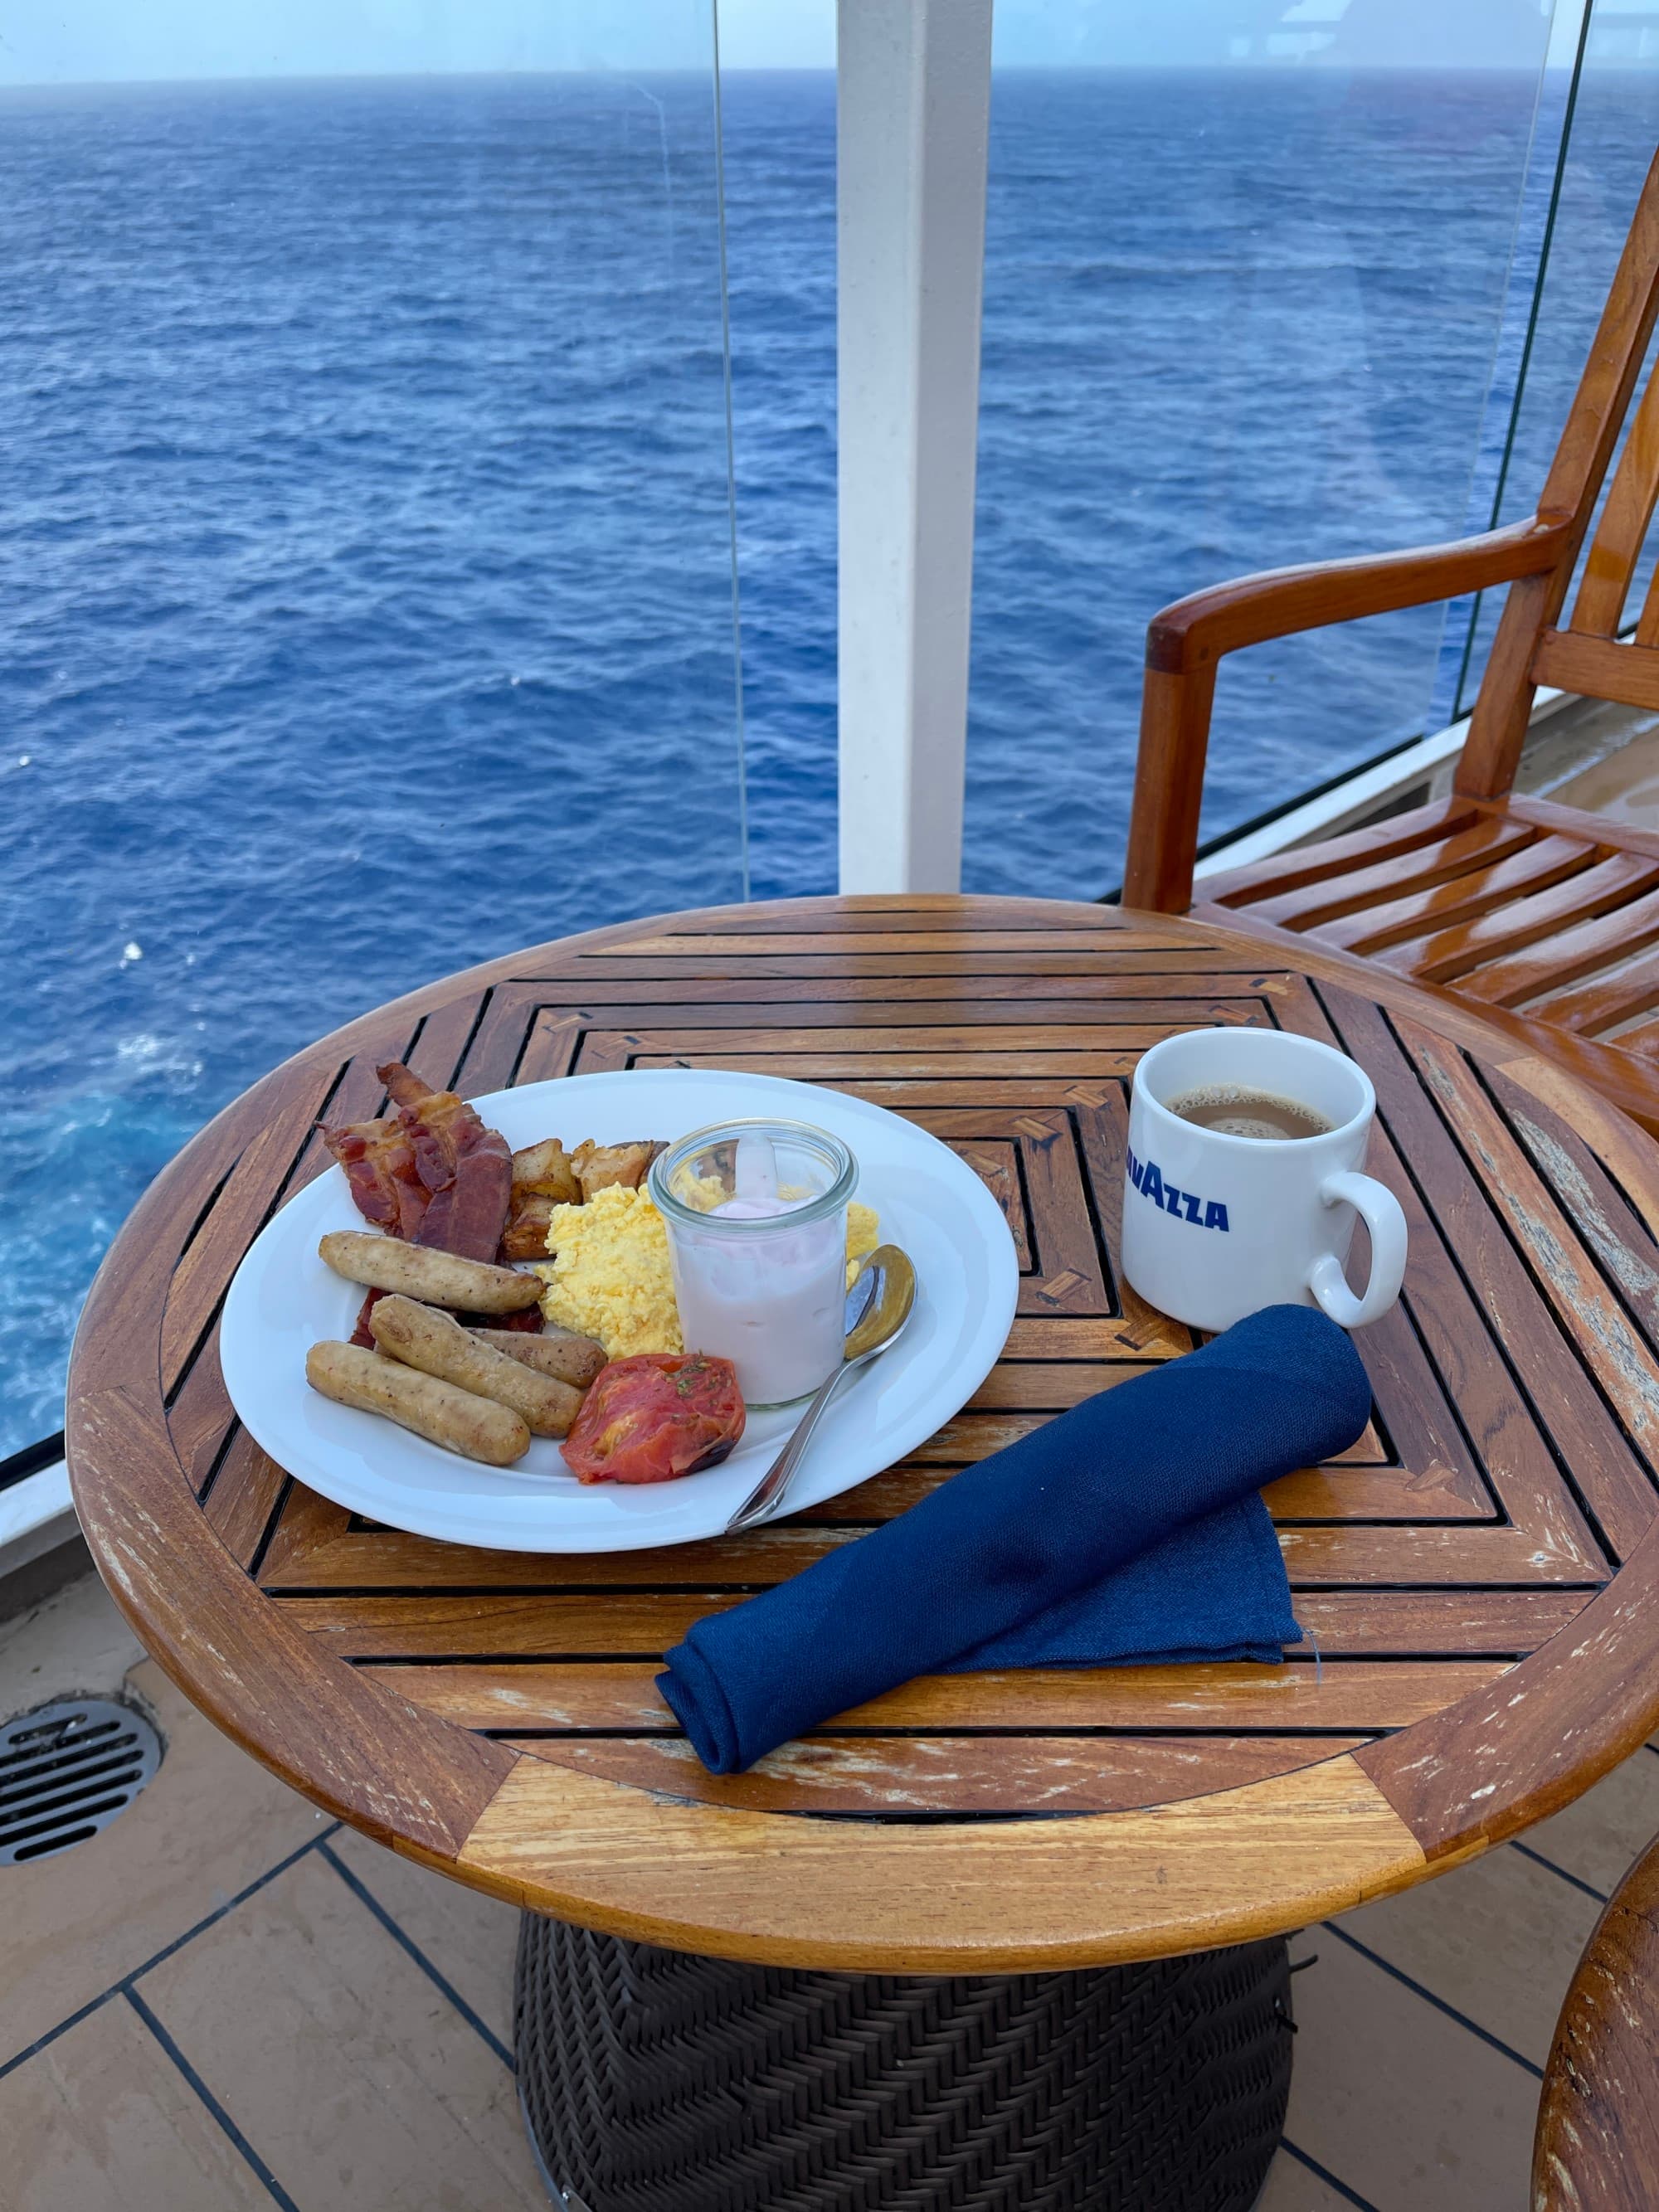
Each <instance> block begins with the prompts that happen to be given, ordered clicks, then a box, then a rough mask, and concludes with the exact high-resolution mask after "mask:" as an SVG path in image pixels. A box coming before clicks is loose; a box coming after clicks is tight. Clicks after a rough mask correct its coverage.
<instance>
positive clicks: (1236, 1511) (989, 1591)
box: [657, 1305, 1371, 1774]
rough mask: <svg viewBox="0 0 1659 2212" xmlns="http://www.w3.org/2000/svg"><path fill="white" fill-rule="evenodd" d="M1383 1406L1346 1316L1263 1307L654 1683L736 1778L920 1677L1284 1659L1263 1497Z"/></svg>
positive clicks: (1122, 1386) (929, 1501) (1003, 1455)
mask: <svg viewBox="0 0 1659 2212" xmlns="http://www.w3.org/2000/svg"><path fill="white" fill-rule="evenodd" d="M1370 1403H1371V1393H1370V1383H1369V1382H1368V1381H1367V1379H1366V1376H1365V1370H1364V1365H1363V1364H1362V1363H1361V1361H1360V1358H1359V1355H1358V1352H1356V1351H1355V1350H1354V1348H1353V1346H1352V1344H1351V1343H1350V1341H1349V1340H1348V1338H1347V1337H1346V1334H1344V1333H1343V1331H1342V1330H1341V1329H1340V1328H1337V1326H1336V1324H1335V1323H1334V1322H1331V1321H1328V1320H1327V1319H1326V1317H1325V1316H1324V1315H1323V1314H1322V1313H1320V1312H1318V1311H1316V1310H1315V1309H1314V1308H1312V1307H1310V1306H1288V1305H1287V1306H1268V1307H1267V1308H1265V1309H1264V1310H1262V1311H1261V1313H1256V1314H1252V1315H1250V1316H1249V1318H1248V1319H1247V1320H1244V1321H1242V1322H1238V1323H1237V1326H1236V1327H1234V1328H1230V1329H1228V1330H1227V1331H1226V1333H1225V1335H1222V1336H1218V1337H1216V1338H1214V1339H1212V1341H1211V1342H1210V1343H1208V1344H1206V1345H1204V1346H1202V1347H1201V1348H1200V1350H1199V1351H1197V1352H1188V1354H1187V1356H1186V1357H1185V1358H1182V1359H1173V1360H1170V1361H1169V1362H1167V1363H1166V1364H1164V1365H1163V1366H1161V1367H1155V1368H1152V1369H1150V1370H1148V1371H1147V1373H1146V1374H1145V1375H1142V1376H1137V1377H1136V1379H1135V1380H1134V1381H1133V1382H1132V1383H1119V1384H1118V1385H1117V1387H1116V1388H1115V1389H1111V1390H1103V1391H1102V1392H1101V1393H1100V1394H1099V1395H1098V1396H1097V1397H1094V1398H1090V1399H1086V1400H1085V1401H1084V1403H1083V1404H1082V1405H1080V1406H1075V1407H1073V1409H1072V1411H1071V1412H1070V1413H1064V1414H1062V1415H1061V1416H1060V1419H1058V1420H1055V1421H1050V1422H1049V1423H1048V1425H1046V1426H1045V1427H1043V1428H1041V1429H1038V1430H1037V1431H1036V1432H1035V1433H1034V1434H1033V1435H1031V1436H1029V1437H1022V1438H1021V1439H1020V1441H1019V1442H1018V1443H1016V1444H1011V1445H1010V1446H1009V1447H1008V1449H1006V1451H1000V1452H998V1453H996V1454H995V1455H994V1456H993V1457H992V1458H990V1459H987V1460H981V1462H980V1463H979V1465H978V1466H977V1467H970V1468H966V1469H965V1470H964V1471H963V1473H962V1474H958V1475H953V1476H952V1477H951V1480H949V1481H948V1482H944V1483H941V1484H940V1485H939V1488H938V1489H937V1490H935V1491H933V1492H930V1494H929V1495H928V1496H927V1498H923V1499H922V1501H921V1504H919V1505H914V1506H912V1507H911V1509H910V1510H909V1511H908V1513H902V1514H901V1515H900V1516H898V1518H897V1519H896V1520H894V1521H890V1522H887V1523H886V1525H885V1526H884V1527H883V1528H877V1529H874V1530H872V1533H871V1534H869V1535H867V1536H864V1537H861V1538H860V1540H859V1541H858V1542H857V1543H854V1544H848V1545H845V1546H843V1547H842V1548H841V1549H840V1550H838V1551H835V1552H832V1553H829V1554H828V1556H827V1557H825V1558H823V1559H820V1560H818V1561H817V1563H816V1565H812V1566H811V1567H809V1568H807V1569H806V1571H805V1573H803V1574H799V1575H796V1576H795V1577H793V1579H792V1580H790V1581H789V1582H787V1583H779V1585H778V1586H777V1588H776V1589H769V1590H767V1591H765V1592H764V1593H763V1595H761V1596H759V1597H755V1598H750V1600H749V1601H747V1603H745V1604H744V1605H740V1606H736V1607H732V1610H731V1611H729V1612H726V1613H713V1614H710V1615H709V1616H708V1618H707V1619H706V1620H700V1621H698V1622H696V1624H695V1626H693V1627H692V1628H691V1629H690V1632H688V1634H687V1636H686V1638H685V1640H684V1643H683V1644H677V1645H676V1646H675V1648H674V1650H671V1652H670V1653H669V1654H668V1655H667V1659H666V1662H665V1664H666V1667H667V1672H666V1673H665V1674H659V1676H658V1677H657V1687H658V1688H659V1690H660V1691H661V1692H662V1694H663V1696H664V1698H665V1699H666V1700H667V1702H668V1704H669V1705H670V1706H671V1708H672V1709H673V1711H674V1712H675V1714H676V1715H677V1717H678V1719H679V1722H680V1723H681V1725H682V1727H683V1728H684V1730H685V1733H686V1735H687V1736H688V1737H689V1738H690V1741H691V1745H692V1747H693V1748H694V1749H695V1751H696V1753H697V1756H698V1758H699V1759H702V1763H703V1765H705V1766H706V1767H707V1768H708V1770H709V1771H710V1772H711V1773H713V1774H737V1773H741V1772H742V1771H743V1770H744V1768H745V1767H749V1766H752V1765H754V1763H755V1761H756V1760H757V1759H760V1758H763V1757H764V1755H765V1754H766V1753H768V1752H769V1751H771V1750H774V1749H775V1747H777V1746H778V1745H779V1744H781V1743H787V1741H789V1740H790V1739H791V1738H792V1737H793V1736H798V1735H802V1734H804V1733H805V1730H806V1729H811V1728H814V1727H816V1726H817V1723H819V1722H820V1721H825V1720H828V1719H829V1718H831V1717H833V1716H834V1715H835V1714H836V1713H842V1712H846V1711H848V1708H849V1707H851V1706H854V1705H863V1704H865V1703H866V1700H868V1699H871V1698H875V1697H878V1696H879V1695H880V1694H881V1692H883V1691H884V1690H890V1689H892V1688H894V1687H895V1686H896V1685H897V1684H898V1683H900V1682H908V1681H909V1680H911V1678H912V1677H913V1676H915V1675H917V1674H940V1673H946V1672H961V1671H964V1670H967V1669H969V1668H989V1667H1031V1666H1089V1665H1101V1664H1105V1663H1110V1662H1114V1661H1115V1662H1122V1661H1125V1660H1128V1659H1150V1658H1154V1657H1157V1658H1163V1659H1170V1658H1227V1657H1232V1656H1254V1655H1255V1654H1256V1653H1258V1652H1261V1651H1264V1650H1266V1651H1267V1652H1268V1653H1269V1656H1277V1647H1278V1646H1279V1645H1280V1644H1285V1643H1290V1642H1292V1641H1294V1640H1295V1638H1296V1637H1297V1633H1298V1632H1297V1626H1296V1623H1295V1621H1294V1620H1293V1619H1292V1617H1291V1608H1290V1595H1289V1589H1288V1586H1287V1584H1286V1583H1285V1570H1284V1566H1283V1565H1282V1564H1281V1561H1280V1558H1279V1546H1278V1543H1277V1541H1276V1540H1275V1539H1274V1537H1273V1530H1272V1527H1271V1525H1270V1523H1269V1522H1268V1519H1267V1508H1266V1507H1265V1506H1264V1505H1263V1504H1262V1503H1261V1499H1260V1498H1259V1497H1256V1496H1255V1492H1258V1491H1259V1490H1260V1489H1261V1486H1262V1485H1263V1484H1264V1483H1267V1482H1273V1481H1274V1480H1277V1478H1278V1477H1279V1476H1280V1475H1282V1474H1290V1473H1291V1470H1292V1469H1293V1468H1298V1467H1309V1466H1312V1465H1316V1463H1317V1462H1319V1461H1321V1460H1325V1459H1330V1458H1332V1457H1334V1455H1336V1454H1337V1453H1338V1452H1341V1451H1345V1450H1346V1449H1347V1448H1348V1446H1349V1445H1350V1444H1352V1443H1353V1442H1354V1441H1355V1439H1356V1438H1357V1437H1358V1436H1359V1435H1360V1434H1361V1433H1362V1431H1364V1426H1365V1423H1366V1420H1367V1419H1368V1418H1369V1416H1370Z"/></svg>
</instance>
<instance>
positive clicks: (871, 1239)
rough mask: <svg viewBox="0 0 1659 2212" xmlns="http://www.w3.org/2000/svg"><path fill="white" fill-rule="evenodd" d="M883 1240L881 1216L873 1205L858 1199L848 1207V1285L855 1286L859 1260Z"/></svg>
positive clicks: (849, 1286)
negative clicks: (861, 1204)
mask: <svg viewBox="0 0 1659 2212" xmlns="http://www.w3.org/2000/svg"><path fill="white" fill-rule="evenodd" d="M880 1242H881V1216H880V1215H879V1214H878V1212H876V1209H875V1207H874V1206H860V1204H859V1202H858V1200H857V1199H853V1200H850V1201H849V1202H848V1208H847V1287H848V1290H849V1291H850V1290H851V1289H852V1287H853V1278H854V1275H856V1274H857V1273H858V1271H859V1261H860V1260H862V1259H863V1258H864V1256H865V1255H866V1253H868V1252H873V1251H874V1250H875V1249H876V1247H877V1245H878V1244H879V1243H880Z"/></svg>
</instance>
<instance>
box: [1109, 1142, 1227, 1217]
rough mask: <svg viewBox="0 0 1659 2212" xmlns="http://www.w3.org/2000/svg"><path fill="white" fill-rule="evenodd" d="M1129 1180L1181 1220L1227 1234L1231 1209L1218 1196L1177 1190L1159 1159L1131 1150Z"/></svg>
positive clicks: (1143, 1195)
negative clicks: (1161, 1171)
mask: <svg viewBox="0 0 1659 2212" xmlns="http://www.w3.org/2000/svg"><path fill="white" fill-rule="evenodd" d="M1129 1180H1130V1182H1132V1183H1133V1185H1134V1187H1135V1188H1136V1189H1137V1190H1138V1191H1139V1193H1140V1194H1141V1196H1142V1197H1143V1198H1149V1199H1151V1200H1152V1204H1153V1205H1154V1206H1162V1207H1163V1208H1164V1212H1165V1213H1173V1214H1174V1216H1175V1218H1176V1220H1177V1221H1190V1222H1191V1223H1192V1225H1193V1226H1194V1229H1218V1230H1220V1231H1221V1232H1222V1234H1223V1235H1224V1236H1225V1235H1226V1234H1227V1209H1226V1207H1225V1206H1224V1205H1223V1204H1222V1203H1221V1200H1219V1199H1218V1198H1207V1199H1206V1198H1195V1197H1194V1195H1193V1194H1192V1192H1191V1191H1189V1190H1177V1189H1176V1187H1175V1185H1174V1184H1173V1183H1172V1182H1164V1177H1163V1176H1161V1175H1160V1174H1159V1172H1158V1162H1157V1161H1156V1160H1138V1159H1137V1158H1135V1156H1134V1154H1133V1152H1131V1153H1130V1154H1129Z"/></svg>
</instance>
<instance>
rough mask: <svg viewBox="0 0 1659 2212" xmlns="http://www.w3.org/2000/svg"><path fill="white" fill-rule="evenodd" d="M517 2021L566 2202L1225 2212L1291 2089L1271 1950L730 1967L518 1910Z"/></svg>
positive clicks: (787, 2208)
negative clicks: (941, 1967)
mask: <svg viewBox="0 0 1659 2212" xmlns="http://www.w3.org/2000/svg"><path fill="white" fill-rule="evenodd" d="M516 2016H517V2033H518V2052H519V2081H520V2097H521V2100H522V2102H523V2106H524V2111H525V2117H526V2123H527V2124H528V2126H529V2129H530V2134H531V2139H532V2142H533V2143H534V2145H535V2147H536V2149H537V2151H538V2155H539V2156H540V2159H541V2160H542V2164H543V2167H544V2172H545V2173H546V2174H547V2175H548V2176H549V2178H550V2180H551V2182H552V2184H553V2185H554V2187H555V2190H556V2191H563V2193H564V2201H565V2203H566V2204H567V2205H568V2206H569V2207H570V2208H571V2212H947V2208H949V2212H1017V2208H1018V2212H1083V2208H1085V2207H1087V2208H1088V2212H1245V2208H1246V2207H1248V2206H1249V2205H1251V2204H1253V2203H1255V2199H1256V2197H1257V2195H1258V2194H1259V2193H1260V2191H1261V2185H1262V2183H1263V2181H1264V2179H1265V2178H1266V2175H1267V2167H1268V2165H1269V2163H1270V2162H1271V2160H1272V2158H1273V2152H1274V2150H1275V2148H1277V2146H1278V2142H1279V2130H1280V2128H1281V2126H1282V2124H1283V2122H1284V2118H1285V2101H1286V2099H1287V2097H1288V2096H1289V2093H1290V2082H1291V2004H1290V1968H1289V1961H1288V1959H1287V1957H1286V1953H1285V1944H1284V1942H1282V1941H1280V1940H1277V1939H1275V1940H1274V1941H1272V1942H1264V1943H1251V1944H1246V1945H1243V1946H1241V1947H1239V1948H1236V1949H1232V1950H1226V1951H1205V1952H1200V1953H1196V1954H1193V1955H1192V1956H1190V1957H1188V1958H1183V1959H1169V1960H1153V1961H1152V1962H1151V1963H1149V1964H1146V1965H1143V1966H1103V1967H1097V1968H1092V1969H1090V1970H1087V1971H1085V1972H1078V1973H1042V1974H1015V1975H1009V1976H989V1975H976V1976H973V1977H964V1978H960V1979H947V1978H932V1977H929V1978H921V1977H910V1976H900V1975H885V1974H884V1975H874V1974H836V1973H813V1972H804V1971H798V1970H795V1969H793V1968H777V1967H766V1966H737V1965H732V1964H731V1963H729V1962H728V1961H726V1960H720V1959H702V1958H694V1957H690V1956H687V1955H686V1954H682V1953H678V1952H673V1951H660V1950H657V1949H654V1948H652V1947H651V1946H650V1945H648V1944H644V1943H628V1942H622V1941H620V1940H619V1939H618V1938H617V1937H615V1936H596V1935H592V1934H591V1933H589V1932H587V1931H586V1930H584V1929H576V1928H568V1927H566V1926H564V1925H563V1924H562V1923H560V1922H558V1921H555V1920H547V1919H543V1918H540V1917H538V1916H536V1915H534V1914H528V1913H527V1914H526V1916H525V1919H524V1923H523V1926H522V1928H521V1930H520V1939H519V1969H518V1989H517V1998H516ZM555 2201H557V2197H556V2198H555Z"/></svg>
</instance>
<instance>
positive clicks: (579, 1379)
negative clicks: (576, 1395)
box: [470, 1322, 605, 1390]
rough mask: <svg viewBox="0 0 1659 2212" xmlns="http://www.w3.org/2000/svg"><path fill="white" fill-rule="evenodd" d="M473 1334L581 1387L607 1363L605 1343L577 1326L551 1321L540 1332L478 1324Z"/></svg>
mask: <svg viewBox="0 0 1659 2212" xmlns="http://www.w3.org/2000/svg"><path fill="white" fill-rule="evenodd" d="M470 1334H472V1335H473V1336H476V1337H477V1340H478V1341H479V1343H480V1344H487V1345H488V1346H489V1348H490V1350H491V1351H492V1352H505V1353H506V1355H507V1358H509V1359H517V1360H520V1361H521V1362H522V1363H523V1364H524V1365H525V1366H526V1367H533V1368H535V1369H536V1370H537V1371H538V1374H542V1375H550V1376H553V1377H554V1378H555V1380H556V1381H557V1382H560V1383H569V1384H571V1385H572V1387H573V1388H574V1389H578V1390H586V1388H587V1386H588V1384H589V1383H591V1382H592V1380H593V1377H594V1376H596V1375H597V1374H598V1373H599V1370H600V1368H602V1367H603V1366H604V1365H605V1346H603V1345H602V1344H595V1342H594V1341H593V1340H592V1337H591V1336H578V1335H577V1334H576V1332H575V1331H574V1329H570V1328H556V1327H555V1326H554V1324H553V1323H552V1322H548V1324H547V1327H546V1328H544V1330H543V1331H542V1333H541V1334H540V1335H539V1336H531V1335H530V1334H527V1333H526V1332H524V1331H521V1330H519V1329H516V1328H475V1329H473V1330H471V1332H470Z"/></svg>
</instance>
